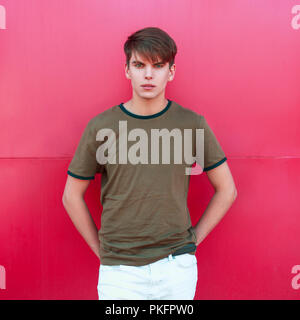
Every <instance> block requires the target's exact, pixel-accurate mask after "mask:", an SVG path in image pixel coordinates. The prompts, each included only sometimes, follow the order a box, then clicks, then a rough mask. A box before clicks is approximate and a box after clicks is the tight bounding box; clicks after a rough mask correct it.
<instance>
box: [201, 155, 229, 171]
mask: <svg viewBox="0 0 300 320" xmlns="http://www.w3.org/2000/svg"><path fill="white" fill-rule="evenodd" d="M226 160H227V158H226V157H225V158H223V159H222V160H220V161H218V162H217V163H215V164H213V165H212V166H209V167H207V168H204V169H203V171H208V170H211V169H214V168H216V167H217V166H219V165H220V164H222V163H223V162H225V161H226Z"/></svg>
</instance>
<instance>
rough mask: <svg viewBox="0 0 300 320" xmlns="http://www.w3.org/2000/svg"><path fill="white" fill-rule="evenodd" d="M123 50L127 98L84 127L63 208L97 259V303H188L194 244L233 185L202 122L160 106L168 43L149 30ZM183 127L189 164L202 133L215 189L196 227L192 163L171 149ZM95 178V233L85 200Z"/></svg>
mask: <svg viewBox="0 0 300 320" xmlns="http://www.w3.org/2000/svg"><path fill="white" fill-rule="evenodd" d="M124 51H125V54H126V64H125V76H126V77H127V78H128V79H130V81H131V85H132V98H131V99H130V100H129V101H127V102H125V103H120V104H118V105H115V106H113V107H111V108H109V109H107V110H105V111H104V112H102V113H100V114H98V115H97V116H95V117H94V118H92V119H91V120H90V121H89V123H88V124H87V126H86V128H85V130H84V132H83V134H82V136H81V140H80V142H79V145H78V147H77V149H76V152H75V155H74V157H73V159H72V161H71V163H70V165H69V168H68V178H67V182H66V186H65V190H64V195H63V204H64V207H65V209H66V211H67V212H68V214H69V216H70V218H71V219H72V221H73V223H74V225H75V227H76V228H77V229H78V231H79V232H80V234H81V235H82V236H83V238H84V239H85V240H86V242H87V243H88V245H89V246H90V248H91V249H92V250H93V251H94V253H95V254H96V255H97V257H98V258H99V259H100V267H99V278H98V286H97V289H98V295H99V299H120V300H124V299H143V300H146V299H160V300H162V299H164V300H165V299H173V300H174V299H183V300H186V299H193V298H194V294H195V290H196V284H197V278H198V268H197V259H196V256H195V252H196V249H197V245H199V243H201V242H202V241H203V239H204V238H205V237H206V236H207V235H208V233H209V232H210V231H211V230H212V229H213V228H214V227H215V225H216V224H217V223H218V222H219V221H220V220H221V219H222V217H223V216H224V214H225V213H226V211H227V210H228V209H229V208H230V206H231V204H232V203H233V201H234V199H235V198H236V195H237V192H236V188H235V184H234V181H233V178H232V176H231V173H230V170H229V168H228V165H227V161H226V160H227V159H226V157H225V154H224V152H223V150H222V148H221V146H220V144H219V142H218V141H217V139H216V137H215V135H214V133H213V132H212V130H211V128H210V127H209V125H208V123H207V122H206V119H205V118H204V116H203V115H200V114H198V113H196V112H194V111H192V110H190V109H187V108H184V107H182V106H180V105H179V104H178V103H176V102H175V101H172V100H169V99H166V98H165V88H166V85H167V83H168V82H169V81H172V80H173V79H174V75H175V64H174V59H175V55H176V52H177V48H176V44H175V42H174V41H173V39H172V38H171V37H170V36H169V35H168V34H167V33H166V32H164V31H163V30H161V29H159V28H145V29H142V30H139V31H137V32H135V33H134V34H132V35H131V36H129V37H128V39H127V41H126V43H125V45H124ZM185 129H191V132H192V134H191V135H190V136H189V138H192V139H191V142H192V148H191V150H192V153H193V156H195V154H197V152H196V150H197V149H196V148H197V145H196V142H197V141H198V140H197V139H196V133H195V132H196V129H204V144H203V149H202V150H203V151H204V152H203V154H202V156H203V167H204V168H203V171H205V172H206V174H207V176H208V178H209V180H210V182H211V183H212V185H213V187H214V189H215V194H214V196H213V198H212V199H211V201H210V203H209V206H208V207H207V208H206V210H205V212H204V214H203V215H202V217H201V219H200V220H199V221H198V223H197V225H196V226H195V227H192V225H191V220H190V214H189V210H188V208H187V193H188V187H189V181H190V175H189V174H187V172H188V171H187V168H190V169H191V168H192V164H194V163H196V162H195V161H194V162H193V163H192V164H191V162H189V163H188V164H187V163H186V161H178V159H180V158H181V159H182V158H184V159H186V158H185V156H186V154H185V151H184V146H182V148H179V149H177V147H178V145H180V143H179V144H178V141H179V142H180V137H181V138H182V139H181V143H182V141H184V144H186V143H187V144H188V142H189V141H188V138H186V140H184V139H185V131H184V130H185ZM171 136H172V137H173V138H174V143H172V141H173V140H172V139H171ZM178 137H179V139H178ZM160 138H161V139H160ZM175 140H176V141H177V142H176V146H175ZM178 150H179V151H178ZM194 159H195V157H194ZM175 160H176V161H175ZM97 173H101V198H100V200H101V204H102V206H103V211H102V214H101V228H100V230H99V231H98V230H97V228H96V225H95V223H94V221H93V219H92V218H91V215H90V214H89V211H88V208H87V206H86V203H85V201H84V197H83V196H84V193H85V191H86V189H87V187H88V185H89V182H90V180H91V179H94V177H95V174H97Z"/></svg>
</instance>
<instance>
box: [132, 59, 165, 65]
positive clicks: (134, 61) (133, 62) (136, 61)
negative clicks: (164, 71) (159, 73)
mask: <svg viewBox="0 0 300 320" xmlns="http://www.w3.org/2000/svg"><path fill="white" fill-rule="evenodd" d="M137 63H141V64H144V63H143V62H141V61H138V60H133V61H132V64H137ZM153 64H164V62H163V61H159V62H156V63H153Z"/></svg>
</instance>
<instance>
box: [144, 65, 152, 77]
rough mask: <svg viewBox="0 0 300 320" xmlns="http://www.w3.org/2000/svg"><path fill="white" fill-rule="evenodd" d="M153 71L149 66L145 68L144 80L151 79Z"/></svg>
mask: <svg viewBox="0 0 300 320" xmlns="http://www.w3.org/2000/svg"><path fill="white" fill-rule="evenodd" d="M152 74H153V70H152V67H151V66H147V67H146V68H145V78H147V79H148V78H152Z"/></svg>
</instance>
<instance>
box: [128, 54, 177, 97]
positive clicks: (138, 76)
mask: <svg viewBox="0 0 300 320" xmlns="http://www.w3.org/2000/svg"><path fill="white" fill-rule="evenodd" d="M129 65H130V67H129V69H128V66H127V64H125V75H126V77H127V79H131V85H132V89H133V91H134V92H133V94H134V95H138V96H140V97H142V98H146V99H153V98H155V97H157V96H159V95H160V94H162V93H163V95H164V91H165V88H166V85H167V83H168V81H172V80H173V78H174V75H175V64H173V65H172V67H171V69H169V63H168V62H167V63H165V64H164V63H162V62H161V59H158V61H157V62H156V63H152V62H151V61H146V60H144V59H143V58H142V57H141V56H140V55H139V54H138V53H137V52H133V54H132V56H131V59H130V61H129ZM145 84H151V85H154V87H152V88H146V87H143V86H142V85H145Z"/></svg>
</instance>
